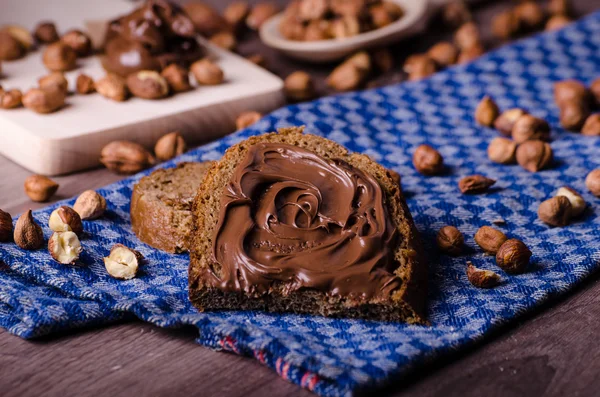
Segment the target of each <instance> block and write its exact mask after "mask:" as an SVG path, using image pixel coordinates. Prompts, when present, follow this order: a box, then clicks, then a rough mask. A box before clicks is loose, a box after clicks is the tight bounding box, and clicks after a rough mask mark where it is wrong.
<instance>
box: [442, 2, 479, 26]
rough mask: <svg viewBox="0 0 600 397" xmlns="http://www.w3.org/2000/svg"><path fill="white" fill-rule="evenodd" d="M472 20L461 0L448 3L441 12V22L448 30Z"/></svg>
mask: <svg viewBox="0 0 600 397" xmlns="http://www.w3.org/2000/svg"><path fill="white" fill-rule="evenodd" d="M471 19H473V16H472V15H471V12H470V11H469V8H468V7H467V5H466V3H465V2H464V1H462V0H454V1H452V2H450V3H448V4H447V5H446V6H445V7H444V9H443V10H442V21H443V23H444V24H445V25H446V26H447V27H449V28H457V27H459V26H461V25H463V24H465V23H467V22H469V21H471Z"/></svg>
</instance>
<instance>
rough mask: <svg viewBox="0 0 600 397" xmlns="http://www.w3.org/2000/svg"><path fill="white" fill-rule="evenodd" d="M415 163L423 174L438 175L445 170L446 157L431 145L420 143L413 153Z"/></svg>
mask: <svg viewBox="0 0 600 397" xmlns="http://www.w3.org/2000/svg"><path fill="white" fill-rule="evenodd" d="M413 165H414V166H415V168H416V170H417V171H419V172H420V173H421V174H423V175H437V174H440V173H442V171H443V170H444V158H443V157H442V155H441V154H440V153H439V152H438V151H437V150H435V149H434V148H432V147H431V146H429V145H420V146H418V147H417V149H416V150H415V153H414V154H413Z"/></svg>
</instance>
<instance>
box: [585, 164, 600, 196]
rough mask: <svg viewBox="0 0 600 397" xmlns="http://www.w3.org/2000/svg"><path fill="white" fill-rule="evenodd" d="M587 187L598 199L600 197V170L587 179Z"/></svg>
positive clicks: (590, 174) (593, 172) (591, 173)
mask: <svg viewBox="0 0 600 397" xmlns="http://www.w3.org/2000/svg"><path fill="white" fill-rule="evenodd" d="M585 187H587V188H588V190H589V191H590V192H591V193H592V194H593V195H594V196H596V197H600V168H597V169H595V170H593V171H592V172H590V173H589V174H588V175H587V177H586V178H585Z"/></svg>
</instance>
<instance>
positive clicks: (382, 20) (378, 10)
mask: <svg viewBox="0 0 600 397" xmlns="http://www.w3.org/2000/svg"><path fill="white" fill-rule="evenodd" d="M369 14H370V16H371V22H372V23H373V25H374V26H375V27H376V28H382V27H384V26H387V25H389V24H391V23H392V22H394V18H393V16H392V15H391V14H390V13H388V11H387V9H386V7H385V5H384V4H383V3H382V4H374V5H372V6H371V7H369Z"/></svg>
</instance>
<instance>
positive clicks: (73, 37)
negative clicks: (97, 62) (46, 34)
mask: <svg viewBox="0 0 600 397" xmlns="http://www.w3.org/2000/svg"><path fill="white" fill-rule="evenodd" d="M60 41H61V42H63V43H64V44H66V45H68V46H69V47H71V48H72V49H73V51H75V54H77V56H78V57H86V56H88V55H90V53H91V52H92V40H90V38H89V37H88V35H87V34H85V33H83V32H82V31H80V30H76V29H75V30H71V31H69V32H67V33H65V34H64V35H63V37H61V38H60Z"/></svg>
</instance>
